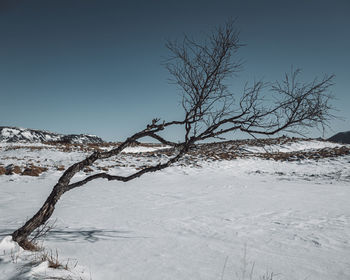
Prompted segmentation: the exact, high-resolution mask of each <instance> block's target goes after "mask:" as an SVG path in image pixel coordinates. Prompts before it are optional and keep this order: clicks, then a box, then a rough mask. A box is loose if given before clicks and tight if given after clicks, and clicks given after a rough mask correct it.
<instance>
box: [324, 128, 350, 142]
mask: <svg viewBox="0 0 350 280" xmlns="http://www.w3.org/2000/svg"><path fill="white" fill-rule="evenodd" d="M328 141H332V142H337V143H342V144H350V131H345V132H339V133H337V134H335V135H333V136H332V137H331V138H328Z"/></svg>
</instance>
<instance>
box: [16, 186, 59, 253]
mask: <svg viewBox="0 0 350 280" xmlns="http://www.w3.org/2000/svg"><path fill="white" fill-rule="evenodd" d="M64 193H65V191H64V188H63V186H62V185H61V184H60V183H58V184H56V185H55V186H54V188H53V190H52V192H51V194H50V195H49V197H48V198H47V199H46V201H45V203H44V204H43V206H42V207H41V208H40V209H39V211H38V212H37V213H36V214H35V215H34V216H33V217H32V218H31V219H30V220H28V221H27V222H26V223H25V224H24V226H22V227H21V228H19V229H17V230H16V231H15V232H13V233H12V239H13V240H14V241H16V242H17V243H18V244H19V245H20V246H21V247H22V248H24V249H35V247H34V245H33V244H32V243H31V242H29V241H28V237H29V235H30V234H31V233H32V232H33V231H34V230H36V229H37V228H38V227H39V226H41V225H43V224H45V223H46V222H47V220H48V219H49V218H50V217H51V215H52V213H53V211H54V210H55V205H56V203H57V201H58V200H59V199H60V198H61V196H62V194H64Z"/></svg>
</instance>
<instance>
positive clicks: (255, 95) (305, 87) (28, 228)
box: [12, 22, 334, 248]
mask: <svg viewBox="0 0 350 280" xmlns="http://www.w3.org/2000/svg"><path fill="white" fill-rule="evenodd" d="M166 46H167V48H168V49H169V50H170V52H171V57H170V58H169V59H168V60H167V62H166V67H167V69H168V70H169V72H170V74H171V77H172V81H173V82H174V83H175V84H176V85H178V86H179V87H180V89H181V90H182V92H183V95H182V107H183V109H184V118H183V119H182V120H178V121H160V119H153V120H152V122H151V123H150V124H148V125H147V126H146V128H145V129H143V130H141V131H139V132H137V133H135V134H134V135H132V136H130V137H129V138H127V139H126V140H125V141H124V142H122V143H121V144H120V145H119V146H118V147H117V148H114V149H112V150H110V151H96V152H94V153H93V154H92V155H90V156H89V157H87V158H86V159H84V160H82V161H80V162H77V163H75V164H73V165H72V166H70V167H69V168H68V169H67V170H66V171H65V172H64V173H63V175H62V176H61V177H60V178H59V180H58V182H57V184H56V185H55V186H54V187H53V190H52V192H51V194H50V195H49V197H48V198H47V199H46V201H45V202H44V204H43V206H42V207H41V208H40V209H39V211H38V212H37V213H36V214H35V215H34V216H33V217H32V218H31V219H30V220H28V221H27V222H26V223H25V224H24V225H23V226H22V227H21V228H19V229H17V230H16V231H15V232H13V234H12V237H13V240H15V241H17V242H18V243H19V244H20V245H21V246H22V247H23V248H30V247H31V245H32V244H31V243H30V242H29V241H28V240H29V239H28V238H29V236H30V235H31V234H32V233H33V231H34V230H35V229H37V228H38V227H40V226H41V225H43V224H45V223H46V222H47V221H48V219H49V218H50V217H51V215H52V213H53V211H54V209H55V205H56V203H57V201H58V200H59V199H60V198H61V196H62V195H63V194H64V193H65V192H67V191H70V190H72V189H74V188H77V187H80V186H83V185H85V184H87V183H88V182H90V181H93V180H95V179H98V178H103V179H107V180H109V181H112V180H117V181H122V182H127V181H130V180H133V179H135V178H138V177H140V176H142V175H143V174H145V173H148V172H154V171H159V170H162V169H164V168H166V167H168V166H170V165H171V164H173V163H175V162H176V161H178V160H179V159H180V158H181V157H182V156H183V155H185V154H186V153H187V152H188V151H189V150H190V149H191V148H192V147H193V145H194V144H195V143H197V142H200V141H203V140H206V139H210V138H222V137H224V136H227V135H228V133H229V132H234V131H242V132H246V133H248V134H251V135H258V134H261V135H273V134H275V133H278V132H280V131H282V130H285V131H290V132H300V129H302V128H305V127H312V126H315V125H321V126H322V127H323V126H324V125H325V124H327V121H328V120H329V118H331V117H332V115H331V114H330V110H331V107H330V104H329V100H330V98H331V94H330V92H329V90H330V87H331V86H332V85H333V78H334V76H333V75H325V76H324V77H322V78H321V79H317V78H315V79H314V80H313V81H311V82H306V83H305V82H300V81H299V75H300V70H298V69H297V70H291V73H290V74H285V76H284V79H283V80H282V81H281V82H274V83H265V82H263V81H255V82H253V83H252V84H251V85H248V84H246V85H245V86H244V88H243V90H242V92H241V94H238V95H237V94H234V93H232V92H231V91H230V89H229V87H228V86H227V83H228V81H229V80H231V78H233V77H234V76H235V74H236V73H237V72H239V71H240V69H241V62H240V60H239V59H237V51H238V50H239V49H240V48H241V47H242V44H240V42H239V33H238V32H237V31H236V30H235V28H234V25H233V22H228V23H226V24H225V25H224V26H222V27H218V28H217V29H215V30H214V31H213V32H212V33H210V34H209V35H208V37H207V38H206V40H205V41H203V42H198V41H195V40H193V39H190V38H188V37H186V36H185V37H184V39H183V40H182V41H181V42H168V44H167V45H166ZM174 126H181V127H183V140H182V141H181V142H179V143H175V142H173V141H169V140H167V139H165V138H164V137H162V136H161V135H160V134H159V133H160V132H162V131H164V130H167V129H169V128H170V127H174ZM144 137H152V138H154V139H156V140H158V141H159V142H161V143H163V144H166V145H171V146H173V147H174V148H175V150H176V153H175V155H174V156H173V157H172V158H170V159H169V160H168V161H167V162H165V163H159V164H157V165H154V166H151V167H146V168H143V169H141V170H139V171H137V172H135V173H132V174H130V175H128V176H115V175H110V174H108V173H105V172H103V173H98V174H94V175H90V176H87V177H86V178H85V179H83V180H81V181H77V182H74V183H71V180H72V179H73V177H74V175H76V174H77V173H78V172H80V171H82V170H83V169H84V168H86V167H87V166H90V165H92V164H94V163H95V162H96V161H97V160H103V159H107V158H110V157H112V156H116V155H118V154H120V153H121V152H122V151H123V149H125V148H126V147H128V146H129V145H130V144H132V143H133V142H135V141H136V140H139V139H142V138H144Z"/></svg>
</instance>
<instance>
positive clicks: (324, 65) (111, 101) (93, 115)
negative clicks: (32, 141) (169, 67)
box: [0, 0, 350, 140]
mask: <svg viewBox="0 0 350 280" xmlns="http://www.w3.org/2000/svg"><path fill="white" fill-rule="evenodd" d="M349 15H350V1H348V0H329V1H324V0H307V1H305V0H294V1H283V0H276V1H269V0H266V1H261V0H255V1H252V0H251V1H249V0H245V1H235V0H227V1H220V0H217V1H212V0H211V1H206V0H202V1H191V0H187V1H184V0H177V1H174V0H172V1H168V0H162V1H106V0H95V1H92V0H50V1H47V0H40V1H39V0H30V1H26V0H0V40H1V41H0V126H1V125H2V126H6V125H8V126H20V127H28V128H35V129H46V130H50V131H54V132H60V133H92V134H97V135H99V136H101V137H102V138H104V139H106V140H121V139H123V138H124V137H127V136H128V135H129V134H130V133H132V132H135V131H136V130H138V129H142V128H143V127H144V126H145V124H146V123H148V122H149V121H150V120H151V119H152V118H154V117H161V118H165V119H167V120H170V119H174V118H181V117H182V111H181V107H180V106H178V102H179V94H180V92H179V91H178V90H177V88H176V87H175V86H174V85H171V84H169V83H168V81H167V79H168V78H169V75H168V73H167V71H166V70H165V69H164V67H163V66H162V65H161V63H162V61H163V60H164V58H166V57H167V55H169V53H168V52H167V50H166V48H165V47H164V44H165V42H166V40H167V39H176V38H181V36H182V34H183V33H187V34H189V35H193V36H197V37H198V38H200V37H201V36H203V34H205V32H208V31H210V30H211V29H212V28H213V27H214V26H216V25H219V24H222V23H224V22H225V21H226V20H227V19H228V18H230V17H231V18H232V17H233V18H236V17H237V28H238V29H239V30H240V31H241V41H242V42H243V43H246V44H247V46H246V47H244V48H242V49H241V51H240V56H241V57H242V58H243V59H244V60H245V61H246V63H245V67H244V69H245V70H244V72H242V73H241V74H240V76H239V77H238V78H237V79H236V80H235V84H238V85H242V84H244V83H245V82H246V81H247V80H249V79H254V78H255V79H259V78H262V77H263V78H265V79H266V80H276V79H280V78H282V75H283V73H284V72H286V71H289V69H290V67H291V65H293V66H294V67H300V68H302V69H303V70H304V72H303V73H304V77H306V79H311V78H313V77H314V76H322V75H323V74H324V73H329V74H332V73H334V74H335V75H336V80H335V82H336V86H334V88H333V93H334V95H335V96H336V98H337V100H335V101H334V102H333V104H334V106H335V107H337V109H338V110H339V111H338V112H336V114H337V115H339V116H341V117H343V118H344V121H341V120H334V121H333V122H332V124H331V125H332V128H333V130H334V131H328V132H327V133H326V135H325V136H330V135H332V134H333V132H337V131H346V130H350V93H349V88H350V85H349V83H350V51H349V50H350V31H349V30H350V16H349ZM310 136H314V137H316V136H320V133H319V132H317V131H314V130H312V131H310Z"/></svg>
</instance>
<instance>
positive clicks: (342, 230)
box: [0, 141, 350, 280]
mask: <svg viewBox="0 0 350 280" xmlns="http://www.w3.org/2000/svg"><path fill="white" fill-rule="evenodd" d="M327 143H328V142H318V141H315V142H314V143H312V142H311V143H310V142H307V143H302V142H299V143H294V144H292V145H285V146H280V147H277V145H276V147H273V149H279V150H285V151H291V150H293V149H294V150H309V149H314V148H315V147H316V148H320V147H324V146H328V147H331V146H332V145H334V144H332V143H328V144H327ZM135 149H136V148H135ZM247 149H248V150H249V149H250V151H251V152H252V151H254V149H255V147H247ZM271 149H272V148H271ZM255 151H256V150H255ZM3 152H5V151H1V150H0V153H3ZM138 152H140V151H139V150H138ZM6 153H13V154H12V156H15V153H17V155H18V154H22V155H23V154H25V155H26V156H28V157H33V158H34V157H35V158H36V157H40V158H44V157H46V158H47V159H48V161H58V162H60V163H62V164H65V165H67V164H69V163H72V162H74V159H75V160H76V159H78V160H79V159H81V158H83V157H84V154H83V153H79V152H71V153H63V152H59V151H50V150H40V151H30V150H25V149H24V148H23V149H18V150H10V151H6ZM40 153H41V154H40ZM6 156H8V155H7V154H6ZM9 157H10V156H9ZM0 160H1V161H2V163H5V162H4V158H3V159H1V158H0ZM11 160H13V159H6V164H7V163H10V161H11ZM349 163H350V157H349V156H343V157H339V158H334V159H322V160H318V161H311V160H301V161H295V162H276V161H272V160H263V159H256V158H245V159H237V160H232V161H215V162H202V164H201V167H198V168H195V167H187V166H186V167H181V166H177V165H176V166H172V167H169V168H167V169H165V170H163V171H160V172H157V173H150V174H146V175H144V176H142V177H141V178H139V179H136V180H133V181H130V182H128V183H122V182H107V181H104V180H102V179H101V180H96V181H93V182H90V183H89V184H87V185H85V186H83V187H80V188H77V189H74V190H72V191H70V192H68V193H66V194H64V195H63V197H62V198H61V200H60V201H59V202H58V204H57V206H56V210H55V212H54V215H53V217H52V219H51V220H52V221H54V220H56V224H55V228H54V229H53V230H52V231H51V232H50V233H49V235H48V236H47V237H46V239H45V240H44V241H43V246H44V247H45V250H48V251H50V250H51V251H53V252H56V249H57V252H58V258H59V260H60V262H61V263H63V264H66V263H67V262H68V270H66V269H52V268H48V264H47V262H42V263H40V262H35V261H33V259H34V260H35V259H38V256H35V255H33V253H29V252H25V251H23V250H22V249H20V248H19V247H18V245H17V244H16V243H15V242H13V241H12V239H11V237H10V236H9V235H10V234H11V232H12V231H13V230H15V229H16V228H18V227H19V226H20V225H22V223H23V222H24V221H25V220H26V219H27V218H30V217H31V216H32V215H33V214H34V213H35V212H36V211H37V210H38V209H39V208H40V206H41V204H42V203H43V201H44V200H45V198H46V197H47V196H48V194H49V193H50V191H51V188H52V186H53V185H54V184H55V183H56V182H57V180H58V178H59V176H60V175H61V174H62V172H59V171H54V170H51V171H50V172H47V173H44V174H43V175H42V176H41V177H39V178H32V177H26V176H19V175H11V176H0V213H1V215H0V240H1V239H2V241H1V243H0V279H4V280H5V279H6V280H10V279H11V280H13V279H57V277H62V278H63V277H66V279H84V280H85V279H86V280H90V279H92V280H109V279H110V280H114V279H123V280H135V279H140V280H141V279H142V280H144V279H155V280H158V279H159V280H161V279H162V280H164V279H169V280H170V279H174V280H175V279H176V280H179V279H250V272H251V270H253V275H252V279H261V277H262V276H263V275H266V273H267V272H273V273H274V274H276V275H277V276H275V277H274V278H273V279H288V280H297V279H298V280H300V279H308V280H313V279H315V280H323V279H324V280H329V279H337V280H348V279H350V243H349V242H350V241H349V240H350V203H349V200H350V164H349ZM127 171H131V170H130V169H126V170H124V172H127ZM113 172H116V173H118V172H119V171H118V170H113ZM79 176H80V177H82V176H83V174H79ZM80 177H79V178H80ZM80 179H81V178H80ZM36 254H39V253H36ZM76 262H78V264H77V265H76ZM50 277H51V278H50ZM55 277H56V278H55Z"/></svg>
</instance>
